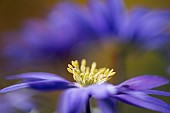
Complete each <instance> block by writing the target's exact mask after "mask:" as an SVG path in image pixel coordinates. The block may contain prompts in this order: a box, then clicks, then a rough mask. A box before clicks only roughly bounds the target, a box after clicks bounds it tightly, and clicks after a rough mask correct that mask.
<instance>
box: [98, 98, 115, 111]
mask: <svg viewBox="0 0 170 113" xmlns="http://www.w3.org/2000/svg"><path fill="white" fill-rule="evenodd" d="M97 103H98V106H99V108H100V110H101V111H102V113H117V110H116V109H117V108H116V101H115V100H113V99H110V98H107V99H102V100H97Z"/></svg>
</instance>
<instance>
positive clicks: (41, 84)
mask: <svg viewBox="0 0 170 113" xmlns="http://www.w3.org/2000/svg"><path fill="white" fill-rule="evenodd" d="M73 87H76V86H75V85H74V84H73V83H71V82H68V81H64V80H40V81H34V82H27V83H21V84H16V85H12V86H9V87H7V88H4V89H2V90H1V91H0V93H6V92H9V91H14V90H18V89H23V88H32V89H34V90H39V91H54V90H63V89H67V88H73Z"/></svg>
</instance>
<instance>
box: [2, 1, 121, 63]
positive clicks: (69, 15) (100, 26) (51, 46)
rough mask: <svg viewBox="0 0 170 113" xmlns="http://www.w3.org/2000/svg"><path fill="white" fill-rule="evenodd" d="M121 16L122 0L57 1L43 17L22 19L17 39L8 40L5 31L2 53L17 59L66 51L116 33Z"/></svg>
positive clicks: (39, 56)
mask: <svg viewBox="0 0 170 113" xmlns="http://www.w3.org/2000/svg"><path fill="white" fill-rule="evenodd" d="M122 16H124V6H123V0H106V1H98V0H89V2H88V4H87V6H80V5H77V4H75V3H71V2H64V3H61V4H57V5H56V6H55V7H54V8H53V9H52V10H51V11H50V12H49V14H48V15H47V17H46V18H45V19H44V20H41V19H34V20H28V21H26V22H25V24H24V25H23V27H22V28H21V29H20V30H19V31H17V33H16V34H15V36H16V37H18V38H17V39H16V40H17V41H15V42H9V40H13V37H14V34H10V33H9V34H8V35H9V36H8V37H10V38H8V40H7V42H9V43H7V44H6V45H7V46H6V49H4V54H5V55H6V57H9V58H14V59H15V58H19V59H20V60H21V59H22V57H23V58H24V60H27V59H28V60H29V59H31V57H33V59H34V58H41V57H44V56H51V55H52V56H54V57H56V56H60V55H66V54H69V51H70V50H71V48H72V47H75V46H77V45H79V46H80V48H81V44H82V43H86V44H88V43H87V42H89V41H93V40H96V39H97V38H98V37H107V36H108V35H109V36H110V35H112V34H116V33H117V32H118V29H119V27H120V23H121V21H122V19H123V17H122ZM10 35H11V36H10ZM11 37H12V38H11ZM6 38H7V37H6ZM82 47H84V46H83V45H82ZM86 47H87V46H86Z"/></svg>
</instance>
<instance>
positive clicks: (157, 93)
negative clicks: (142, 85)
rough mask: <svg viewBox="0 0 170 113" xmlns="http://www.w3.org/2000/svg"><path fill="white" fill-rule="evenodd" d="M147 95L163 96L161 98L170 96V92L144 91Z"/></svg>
mask: <svg viewBox="0 0 170 113" xmlns="http://www.w3.org/2000/svg"><path fill="white" fill-rule="evenodd" d="M142 92H144V93H146V94H154V95H161V96H170V92H165V91H158V90H144V91H142Z"/></svg>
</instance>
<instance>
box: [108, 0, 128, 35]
mask: <svg viewBox="0 0 170 113" xmlns="http://www.w3.org/2000/svg"><path fill="white" fill-rule="evenodd" d="M107 4H108V7H109V10H108V12H110V13H111V14H110V15H111V17H110V21H111V23H112V29H113V32H116V33H117V32H118V31H119V29H120V27H121V25H122V21H123V20H124V18H125V16H126V15H125V11H126V10H125V6H124V1H123V0H107Z"/></svg>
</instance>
